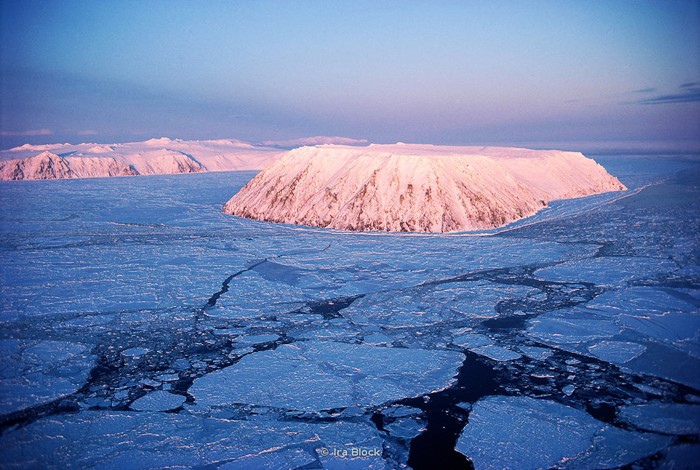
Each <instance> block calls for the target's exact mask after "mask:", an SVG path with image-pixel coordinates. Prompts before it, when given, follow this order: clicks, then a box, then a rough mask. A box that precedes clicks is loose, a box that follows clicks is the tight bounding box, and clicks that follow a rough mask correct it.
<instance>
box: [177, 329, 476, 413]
mask: <svg viewBox="0 0 700 470" xmlns="http://www.w3.org/2000/svg"><path fill="white" fill-rule="evenodd" d="M463 360H464V355H463V354H461V353H457V352H453V351H431V350H424V349H405V348H386V347H376V346H366V345H358V344H346V343H338V342H330V341H329V342H322V341H309V342H299V343H295V344H293V345H289V344H286V345H282V346H280V347H278V348H277V349H275V350H273V351H263V352H258V353H255V354H251V355H248V356H246V357H244V358H243V359H241V360H240V361H239V362H238V363H237V364H234V365H232V366H229V367H227V368H224V369H221V370H219V371H215V372H212V373H210V374H207V375H205V376H204V377H201V378H199V379H196V380H195V381H194V384H193V385H192V387H191V388H190V389H189V393H190V394H192V395H193V396H194V397H195V399H196V401H197V403H198V404H199V405H204V406H210V407H211V406H221V405H230V404H250V405H257V406H265V407H273V408H281V409H285V410H303V411H320V410H327V409H332V408H345V407H349V406H370V405H379V404H382V403H386V402H390V401H394V400H398V399H401V398H406V397H415V396H419V395H422V394H425V393H429V392H433V391H436V390H441V389H443V388H445V387H447V386H448V385H449V384H450V383H452V381H453V378H454V376H455V375H456V373H457V369H458V368H459V367H460V366H461V365H462V362H463ZM260 371H265V372H264V374H261V373H260Z"/></svg>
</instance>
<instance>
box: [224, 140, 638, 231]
mask: <svg viewBox="0 0 700 470" xmlns="http://www.w3.org/2000/svg"><path fill="white" fill-rule="evenodd" d="M622 189H625V187H624V185H623V184H622V183H620V182H619V181H618V180H617V179H616V178H614V177H613V176H611V175H610V174H608V173H607V171H605V169H604V168H603V167H602V166H600V165H598V164H597V163H596V162H595V161H593V160H591V159H588V158H586V157H584V156H583V155H582V154H580V153H573V152H558V151H531V150H526V149H509V148H498V147H486V148H484V147H439V146H432V145H403V144H396V145H370V146H368V147H359V148H358V147H346V146H319V147H303V148H300V149H295V150H292V151H290V152H289V153H288V154H286V155H285V156H283V157H282V158H281V159H280V160H278V161H277V162H276V163H275V164H273V165H272V166H271V167H269V168H268V169H267V170H265V171H263V172H261V173H260V174H258V176H256V177H255V178H254V179H253V180H251V181H250V182H249V183H248V184H247V185H246V186H245V187H244V188H243V189H242V190H241V191H240V192H239V193H238V194H236V195H235V196H234V197H233V198H231V200H229V201H228V202H227V203H226V205H225V206H224V209H223V210H224V212H225V213H228V214H232V215H237V216H241V217H247V218H252V219H258V220H265V221H273V222H285V223H292V224H302V225H311V226H317V227H329V228H335V229H340V230H358V231H402V232H406V231H410V232H452V231H467V230H478V229H488V228H494V227H499V226H502V225H505V224H507V223H509V222H512V221H515V220H518V219H521V218H523V217H527V216H529V215H532V214H534V213H535V212H537V211H538V210H540V209H541V208H542V207H544V206H546V204H547V203H548V202H549V201H551V200H554V199H562V198H570V197H578V196H586V195H590V194H596V193H601V192H606V191H617V190H622Z"/></svg>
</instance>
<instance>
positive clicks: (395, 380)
mask: <svg viewBox="0 0 700 470" xmlns="http://www.w3.org/2000/svg"><path fill="white" fill-rule="evenodd" d="M598 160H599V161H600V162H601V163H602V164H603V165H605V166H606V168H607V169H608V170H609V171H610V172H611V173H612V174H614V175H615V176H617V177H619V178H620V179H621V180H622V181H623V183H625V184H626V185H627V186H628V187H629V188H630V190H629V191H626V192H624V193H610V194H604V195H599V196H594V197H590V198H583V199H577V200H570V201H559V202H556V203H553V204H552V206H551V207H550V208H547V209H545V210H544V211H542V212H541V213H539V214H537V215H536V216H534V217H531V218H528V219H525V220H522V221H519V222H517V223H515V224H513V225H511V226H509V227H506V228H503V229H497V230H492V231H487V232H481V233H478V234H451V235H410V234H357V233H343V232H335V231H330V230H322V229H312V228H306V227H296V226H288V225H277V224H269V223H263V222H257V221H250V220H244V219H238V218H234V217H230V216H226V215H223V214H221V213H220V210H221V206H222V204H223V203H224V202H225V201H226V200H228V199H229V198H230V197H231V195H232V194H234V193H235V192H236V191H237V190H238V189H239V188H240V187H242V185H244V184H245V183H246V182H247V181H248V180H249V179H250V178H251V177H252V176H253V175H254V173H253V172H239V173H211V174H197V175H187V176H156V177H149V178H119V179H93V180H72V181H71V180H63V181H27V182H11V183H0V235H1V236H0V266H1V268H0V269H1V270H0V296H1V298H2V302H1V304H0V326H1V328H0V351H1V352H2V356H3V361H2V364H0V433H1V434H0V459H2V462H3V464H2V466H3V468H27V467H39V468H71V467H73V468H127V467H128V468H173V467H197V468H220V469H227V468H246V469H248V468H253V469H255V468H304V469H314V468H358V469H359V468H406V467H413V468H469V467H471V466H474V467H476V468H502V467H511V468H548V467H563V468H617V467H621V466H626V465H629V466H632V468H656V467H658V468H684V466H685V467H686V468H692V467H693V465H696V463H697V462H698V461H700V452H699V448H700V442H699V441H700V413H699V412H698V408H700V373H699V371H700V314H699V310H700V309H699V307H700V263H699V262H698V261H699V260H700V243H699V241H700V209H699V206H698V204H697V201H699V200H700V187H699V185H700V162H699V161H698V160H696V159H691V158H685V159H681V158H670V157H663V158H652V157H615V158H612V157H609V158H600V159H598Z"/></svg>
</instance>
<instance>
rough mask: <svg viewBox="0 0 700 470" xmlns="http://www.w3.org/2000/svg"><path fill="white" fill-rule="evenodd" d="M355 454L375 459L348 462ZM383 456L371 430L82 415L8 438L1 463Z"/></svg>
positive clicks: (319, 464) (332, 463)
mask: <svg viewBox="0 0 700 470" xmlns="http://www.w3.org/2000/svg"><path fill="white" fill-rule="evenodd" d="M353 448H356V449H365V450H371V451H373V453H374V454H379V456H376V455H365V456H364V457H360V456H357V457H352V455H351V453H352V449H353ZM333 451H335V455H334V454H333ZM343 451H345V452H346V455H345V456H343ZM381 451H382V439H381V437H380V436H379V432H378V431H377V429H376V428H375V427H374V426H371V425H368V424H360V423H342V422H335V423H295V422H290V421H286V422H279V421H275V420H268V419H265V418H260V417H256V416H249V417H248V418H247V419H245V420H242V421H236V420H225V419H216V418H201V417H198V416H193V415H177V414H168V413H159V414H158V415H157V419H154V415H153V414H152V413H125V412H90V411H86V412H81V413H78V414H73V415H61V416H58V417H54V418H48V419H44V420H41V421H37V422H35V423H32V424H30V425H28V426H26V427H23V428H20V429H16V430H13V431H10V432H8V433H7V435H6V436H5V438H4V442H3V446H2V447H0V458H1V459H2V462H3V465H4V466H5V468H28V467H36V468H47V469H61V468H100V469H122V468H136V469H140V468H143V469H146V468H167V467H176V468H181V467H196V466H203V465H209V464H215V465H222V467H219V468H241V469H244V468H245V469H247V468H280V469H282V468H284V469H286V468H290V466H303V465H308V464H314V463H315V464H316V466H315V467H314V468H357V469H361V468H375V469H384V468H391V467H392V465H389V464H388V463H387V462H385V461H384V460H383V458H382V457H381V453H382V452H381ZM293 464H296V465H293ZM224 465H225V466H224Z"/></svg>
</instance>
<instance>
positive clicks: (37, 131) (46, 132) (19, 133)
mask: <svg viewBox="0 0 700 470" xmlns="http://www.w3.org/2000/svg"><path fill="white" fill-rule="evenodd" d="M33 135H53V131H52V130H51V129H31V130H28V131H0V136H3V137H24V136H33Z"/></svg>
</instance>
